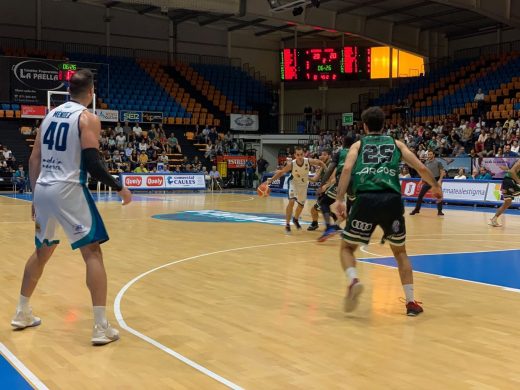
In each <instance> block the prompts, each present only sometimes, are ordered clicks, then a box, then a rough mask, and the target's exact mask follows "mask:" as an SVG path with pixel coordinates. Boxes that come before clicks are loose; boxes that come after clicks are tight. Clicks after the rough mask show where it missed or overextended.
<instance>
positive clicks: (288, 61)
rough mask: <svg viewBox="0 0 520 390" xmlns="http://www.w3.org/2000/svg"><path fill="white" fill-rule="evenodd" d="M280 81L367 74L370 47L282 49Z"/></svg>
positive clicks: (350, 77) (359, 77)
mask: <svg viewBox="0 0 520 390" xmlns="http://www.w3.org/2000/svg"><path fill="white" fill-rule="evenodd" d="M280 57H281V61H280V62H281V64H280V71H281V79H282V80H283V81H337V80H365V79H369V78H370V48H367V47H357V46H347V47H344V48H323V49H283V50H282V51H281V53H280Z"/></svg>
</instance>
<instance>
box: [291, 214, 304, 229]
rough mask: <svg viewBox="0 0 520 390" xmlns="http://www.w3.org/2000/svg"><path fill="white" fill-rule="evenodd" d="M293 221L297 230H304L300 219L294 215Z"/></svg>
mask: <svg viewBox="0 0 520 390" xmlns="http://www.w3.org/2000/svg"><path fill="white" fill-rule="evenodd" d="M292 223H294V226H296V229H297V230H302V225H300V221H298V220H297V219H296V218H294V217H293V219H292Z"/></svg>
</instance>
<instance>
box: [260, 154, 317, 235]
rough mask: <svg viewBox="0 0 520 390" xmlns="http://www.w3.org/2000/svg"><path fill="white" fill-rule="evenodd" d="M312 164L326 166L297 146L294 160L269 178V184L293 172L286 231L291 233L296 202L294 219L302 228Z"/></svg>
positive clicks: (297, 226)
mask: <svg viewBox="0 0 520 390" xmlns="http://www.w3.org/2000/svg"><path fill="white" fill-rule="evenodd" d="M311 165H314V166H319V167H321V168H322V169H325V168H326V165H325V163H324V162H323V161H321V160H318V159H313V158H305V157H304V155H303V149H302V148H301V147H299V146H297V147H296V148H295V149H294V160H292V161H291V162H290V163H288V164H287V165H286V166H285V167H283V168H282V169H280V170H279V171H278V172H276V173H275V175H274V176H273V177H271V178H269V179H267V184H268V185H269V184H271V182H272V181H274V180H277V179H278V178H279V177H281V176H282V175H285V174H286V173H289V172H291V176H290V178H289V193H288V196H289V203H288V204H287V208H286V209H285V232H286V233H291V217H292V215H293V209H294V203H297V204H298V207H296V211H295V212H294V218H292V221H293V223H294V225H295V226H296V229H298V230H300V229H301V228H302V227H301V226H300V222H299V221H298V219H299V218H300V214H301V213H302V211H303V206H304V204H305V201H306V200H307V190H308V188H309V171H310V167H311Z"/></svg>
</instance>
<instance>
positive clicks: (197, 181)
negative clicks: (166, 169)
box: [120, 173, 206, 191]
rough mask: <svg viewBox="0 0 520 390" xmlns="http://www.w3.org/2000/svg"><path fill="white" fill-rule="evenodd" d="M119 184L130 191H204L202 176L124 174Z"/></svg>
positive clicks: (204, 184)
mask: <svg viewBox="0 0 520 390" xmlns="http://www.w3.org/2000/svg"><path fill="white" fill-rule="evenodd" d="M120 181H121V183H123V185H124V186H125V187H128V189H130V190H159V191H162V190H204V189H205V188H206V181H205V179H204V174H193V175H192V174H180V175H173V174H156V173H124V174H121V177H120Z"/></svg>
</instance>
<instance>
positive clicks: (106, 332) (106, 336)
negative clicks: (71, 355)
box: [91, 322, 119, 345]
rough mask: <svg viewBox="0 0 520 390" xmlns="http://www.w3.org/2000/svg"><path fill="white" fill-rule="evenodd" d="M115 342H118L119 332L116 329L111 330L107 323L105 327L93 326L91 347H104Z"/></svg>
mask: <svg viewBox="0 0 520 390" xmlns="http://www.w3.org/2000/svg"><path fill="white" fill-rule="evenodd" d="M116 340H119V331H118V330H117V329H116V328H112V326H111V325H110V324H109V323H108V322H107V325H106V326H102V325H99V324H96V325H94V330H93V331H92V340H91V341H92V344H93V345H105V344H108V343H111V342H112V341H116Z"/></svg>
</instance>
